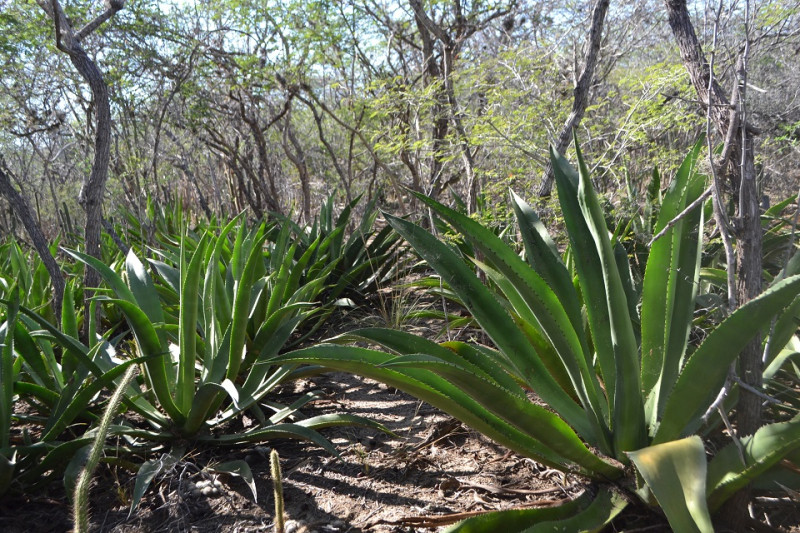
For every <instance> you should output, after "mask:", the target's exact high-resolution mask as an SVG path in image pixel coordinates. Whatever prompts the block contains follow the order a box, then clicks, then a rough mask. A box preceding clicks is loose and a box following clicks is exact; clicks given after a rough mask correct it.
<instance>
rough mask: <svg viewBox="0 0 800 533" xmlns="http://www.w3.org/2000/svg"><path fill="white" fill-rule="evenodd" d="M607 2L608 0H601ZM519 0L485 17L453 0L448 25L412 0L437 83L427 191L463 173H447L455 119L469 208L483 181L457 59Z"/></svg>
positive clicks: (429, 75) (430, 82)
mask: <svg viewBox="0 0 800 533" xmlns="http://www.w3.org/2000/svg"><path fill="white" fill-rule="evenodd" d="M601 1H605V2H606V3H607V2H608V0H601ZM515 5H516V2H509V4H508V8H505V9H503V8H500V9H496V10H494V11H490V12H489V13H488V14H486V15H484V16H483V18H478V15H476V14H475V13H467V12H465V6H464V5H463V2H462V0H453V2H452V10H453V15H454V17H453V18H454V22H453V23H452V24H451V25H450V26H449V27H447V28H446V27H445V26H444V25H443V24H437V23H436V22H435V21H434V20H433V19H432V18H431V17H430V16H429V15H428V13H427V12H426V11H425V9H424V7H423V4H422V0H409V6H410V7H411V9H412V11H413V12H414V20H415V22H416V25H417V31H418V32H419V35H420V40H421V41H422V53H423V56H424V61H425V85H426V86H428V87H431V86H433V87H434V91H435V92H434V96H433V99H434V102H435V103H434V105H433V106H432V109H431V114H432V117H433V124H432V127H431V141H432V153H431V159H430V172H429V174H430V177H429V190H428V191H421V192H426V193H427V194H429V195H430V196H431V197H432V198H437V197H438V196H439V195H440V194H441V193H442V192H443V191H444V190H446V189H447V188H448V187H449V186H451V185H454V184H456V183H457V182H459V181H461V175H460V174H456V175H454V176H453V177H451V178H449V179H445V176H444V170H445V169H444V163H443V161H444V159H445V157H446V155H447V154H446V150H447V146H448V144H449V143H448V140H447V136H448V133H449V129H450V122H451V121H452V123H453V127H454V129H455V133H456V137H457V143H458V149H459V151H460V153H461V160H462V161H463V163H464V175H465V176H466V181H467V205H468V209H469V211H470V212H474V211H475V207H476V203H477V196H478V194H479V190H480V183H479V182H478V181H477V179H476V177H475V161H474V158H475V152H474V149H473V148H471V147H470V144H469V140H468V138H467V132H466V129H465V128H464V125H463V121H462V112H461V110H460V108H459V103H458V100H457V99H456V92H455V87H454V86H453V73H454V69H455V61H456V58H457V57H458V55H459V54H460V53H461V50H462V49H463V47H464V44H465V43H466V42H467V40H468V39H469V38H470V37H472V36H473V35H474V34H475V33H476V32H478V31H480V30H481V29H482V28H485V27H486V26H487V25H488V24H489V23H490V22H491V21H493V20H495V19H497V18H500V17H503V16H506V15H507V14H508V13H510V12H511V9H512V8H513V6H515ZM437 43H440V44H441V54H439V55H440V59H439V61H437V57H436V56H437V53H436V52H437Z"/></svg>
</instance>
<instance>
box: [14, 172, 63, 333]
mask: <svg viewBox="0 0 800 533" xmlns="http://www.w3.org/2000/svg"><path fill="white" fill-rule="evenodd" d="M0 163H1V160H0ZM2 166H3V165H2V164H0V194H2V195H3V196H5V197H6V199H7V200H8V203H9V205H10V206H11V209H12V210H13V212H14V214H16V216H17V217H19V219H20V220H21V221H22V225H23V226H24V227H25V231H26V232H27V233H28V237H30V239H31V242H32V243H33V246H34V248H36V251H37V252H38V253H39V257H41V258H42V262H43V263H44V266H45V268H46V269H47V273H48V274H50V280H51V282H52V283H53V311H54V312H55V316H56V319H57V320H58V323H61V302H62V299H63V297H64V277H63V275H62V273H61V269H60V268H59V267H58V263H57V262H56V260H55V258H54V257H53V255H52V254H51V253H50V247H49V246H48V244H47V239H45V237H44V233H43V232H42V228H41V226H39V223H38V222H37V221H36V219H35V218H34V216H33V211H31V208H30V206H29V205H28V202H27V201H26V200H25V197H24V196H22V194H20V193H19V192H18V191H17V190H16V189H15V188H14V185H13V184H12V183H11V178H10V177H9V176H8V174H7V173H6V172H5V171H4V170H3V168H2Z"/></svg>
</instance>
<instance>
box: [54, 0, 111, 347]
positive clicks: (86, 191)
mask: <svg viewBox="0 0 800 533" xmlns="http://www.w3.org/2000/svg"><path fill="white" fill-rule="evenodd" d="M39 5H40V6H41V8H42V9H43V10H44V11H45V12H46V13H47V14H48V15H49V16H50V18H51V19H52V20H53V23H54V24H55V30H56V46H57V48H58V49H59V50H61V51H62V52H64V53H66V54H67V55H68V56H69V59H70V61H71V62H72V64H73V66H74V67H75V69H76V70H77V71H78V73H79V74H80V75H81V77H82V78H83V79H84V81H85V82H86V83H87V84H88V85H89V88H90V90H91V91H92V97H93V99H94V115H95V141H94V162H93V163H92V170H91V172H90V173H89V176H88V178H87V179H86V180H84V182H83V185H82V187H81V191H80V195H79V196H78V201H79V203H80V204H81V207H83V209H84V211H85V212H86V227H85V231H84V240H85V242H84V249H85V252H86V253H87V254H89V255H91V256H92V257H96V258H98V259H99V258H100V236H101V229H102V222H103V195H104V194H105V188H106V182H107V181H108V163H109V160H110V154H111V107H110V105H109V101H108V87H107V86H106V83H105V80H103V74H102V72H100V69H99V68H98V67H97V65H96V64H95V62H94V61H92V59H91V58H90V57H89V55H88V54H87V53H86V51H85V50H84V49H83V47H82V46H81V40H82V39H84V38H85V37H86V36H87V35H89V34H90V33H91V32H93V31H94V30H96V29H97V28H98V27H99V26H100V25H101V24H103V23H104V22H105V21H106V20H108V19H109V18H111V17H112V16H113V15H114V13H116V12H117V11H119V10H120V9H122V7H123V2H122V1H120V0H110V1H109V2H107V5H108V8H107V9H106V10H105V11H104V12H103V13H102V14H101V15H100V16H98V17H97V18H95V19H94V20H93V21H91V22H90V23H88V24H87V25H86V26H84V27H83V28H81V29H80V30H78V31H77V32H76V31H75V30H74V29H73V27H72V23H71V22H70V20H69V19H67V17H66V16H65V15H64V11H63V10H62V9H61V5H60V4H59V3H58V0H50V1H48V0H39ZM84 284H85V288H84V310H85V322H84V325H83V336H84V337H86V335H87V333H88V327H89V318H90V316H89V313H90V305H89V299H90V298H91V297H92V296H93V291H92V290H91V289H92V288H93V287H96V286H98V285H99V284H100V274H99V273H98V272H97V271H95V270H94V269H93V268H90V267H88V266H87V267H86V269H85V274H84ZM83 340H84V341H86V342H88V341H89V339H87V338H84V339H83Z"/></svg>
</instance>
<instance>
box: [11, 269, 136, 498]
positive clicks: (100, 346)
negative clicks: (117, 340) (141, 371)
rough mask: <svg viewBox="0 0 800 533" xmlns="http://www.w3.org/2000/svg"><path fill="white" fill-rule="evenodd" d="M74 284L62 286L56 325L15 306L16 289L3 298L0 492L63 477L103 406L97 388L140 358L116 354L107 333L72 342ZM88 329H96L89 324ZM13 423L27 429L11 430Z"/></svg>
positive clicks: (107, 384)
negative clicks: (88, 343) (0, 469)
mask: <svg viewBox="0 0 800 533" xmlns="http://www.w3.org/2000/svg"><path fill="white" fill-rule="evenodd" d="M72 285H73V284H72V283H70V284H68V286H67V290H66V291H65V298H64V301H63V311H62V324H61V327H60V328H59V327H58V326H56V325H53V324H52V323H51V322H50V321H49V320H48V319H47V318H45V317H44V316H42V315H39V314H38V313H37V312H35V311H33V310H31V309H28V308H27V307H24V306H21V304H20V295H19V291H18V290H14V291H13V292H12V294H11V296H10V297H9V299H7V300H2V303H3V304H5V309H6V317H5V321H4V322H3V323H2V324H1V325H0V345H2V347H3V348H2V350H3V352H2V370H1V371H0V391H2V392H1V394H2V406H0V437H2V438H1V439H0V455H1V456H2V457H3V458H5V461H2V463H3V464H2V467H3V472H2V474H3V475H2V476H1V477H0V493H2V492H5V491H7V490H9V489H10V490H15V491H30V490H34V489H35V488H36V487H37V486H42V485H44V484H46V483H49V482H50V481H52V480H53V479H55V478H57V477H58V476H62V475H64V473H65V469H66V468H67V465H68V464H69V463H70V461H71V459H72V458H73V457H75V454H76V452H77V451H78V450H79V449H81V448H82V447H84V446H86V445H87V444H88V443H89V442H90V441H91V437H90V435H88V434H84V431H85V429H86V427H87V424H89V423H91V422H92V421H94V420H96V419H97V414H98V413H99V412H100V411H101V409H102V402H103V398H102V397H101V395H100V394H99V393H100V392H102V391H103V390H104V389H107V388H110V387H114V386H115V383H116V382H118V381H119V379H120V378H121V374H122V372H124V371H125V369H126V368H127V367H128V366H130V365H132V364H136V363H138V362H140V361H139V360H138V359H131V360H128V361H124V362H123V361H120V360H118V359H116V357H115V353H116V352H115V350H114V348H113V346H112V342H113V341H111V342H109V339H108V338H107V337H104V338H99V339H96V340H95V342H94V343H93V345H92V347H91V348H89V347H87V346H85V345H83V344H82V343H81V342H80V341H79V340H78V330H77V321H76V320H75V311H74V304H73V298H72V294H73V286H72ZM92 316H94V314H92ZM90 329H91V330H92V331H95V330H96V327H95V325H94V324H93V323H92V324H90ZM23 406H24V409H23V408H22V407H23ZM15 423H16V424H18V425H19V424H24V425H25V429H24V430H23V431H12V430H13V427H14V424H15ZM0 461H1V460H0Z"/></svg>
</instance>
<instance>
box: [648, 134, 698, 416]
mask: <svg viewBox="0 0 800 533" xmlns="http://www.w3.org/2000/svg"><path fill="white" fill-rule="evenodd" d="M701 146H702V145H701V144H700V143H698V144H697V145H695V147H694V149H693V150H692V152H690V154H689V155H688V156H687V157H686V159H685V160H684V161H683V164H682V165H681V167H680V169H679V170H678V172H677V173H676V175H675V179H674V180H673V181H672V183H671V184H670V187H669V190H668V191H667V194H666V195H665V196H664V201H663V204H662V206H661V212H660V213H659V217H658V222H657V223H656V226H655V229H654V231H655V232H660V231H661V230H663V229H664V227H666V225H667V224H668V223H670V222H671V221H672V220H673V219H674V218H675V217H676V216H677V215H678V214H679V213H680V212H681V211H683V210H684V209H685V208H686V206H687V205H689V204H690V203H691V202H693V201H694V200H695V199H696V198H697V197H698V196H699V195H700V193H701V192H702V191H701V188H702V186H703V180H702V179H701V178H700V176H699V175H697V174H695V172H694V166H695V164H696V161H697V157H698V154H699V150H700V148H701ZM702 220H703V210H702V208H699V207H698V208H696V209H695V210H694V211H693V212H692V213H690V214H689V215H688V216H685V217H684V218H682V219H681V220H680V221H679V222H678V223H677V224H675V226H674V227H673V228H672V229H671V230H669V232H668V233H667V234H666V235H664V236H663V237H662V238H661V239H659V240H657V241H656V242H655V243H653V245H652V246H651V248H650V255H649V257H648V259H647V267H646V271H645V277H644V283H643V288H642V387H643V390H644V391H645V395H647V396H649V397H648V412H649V416H648V420H649V422H650V424H651V426H653V425H655V422H656V420H658V418H659V417H660V415H661V413H662V410H663V408H664V403H665V402H666V398H667V394H668V393H669V391H670V390H672V387H673V386H674V384H675V380H676V379H677V377H678V373H679V371H680V365H681V363H682V360H683V357H684V356H685V354H686V349H687V346H688V339H689V331H690V330H691V327H692V319H693V312H694V302H695V293H696V286H697V278H698V274H699V268H700V255H701V252H702V246H701V242H700V239H699V228H700V227H702Z"/></svg>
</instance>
